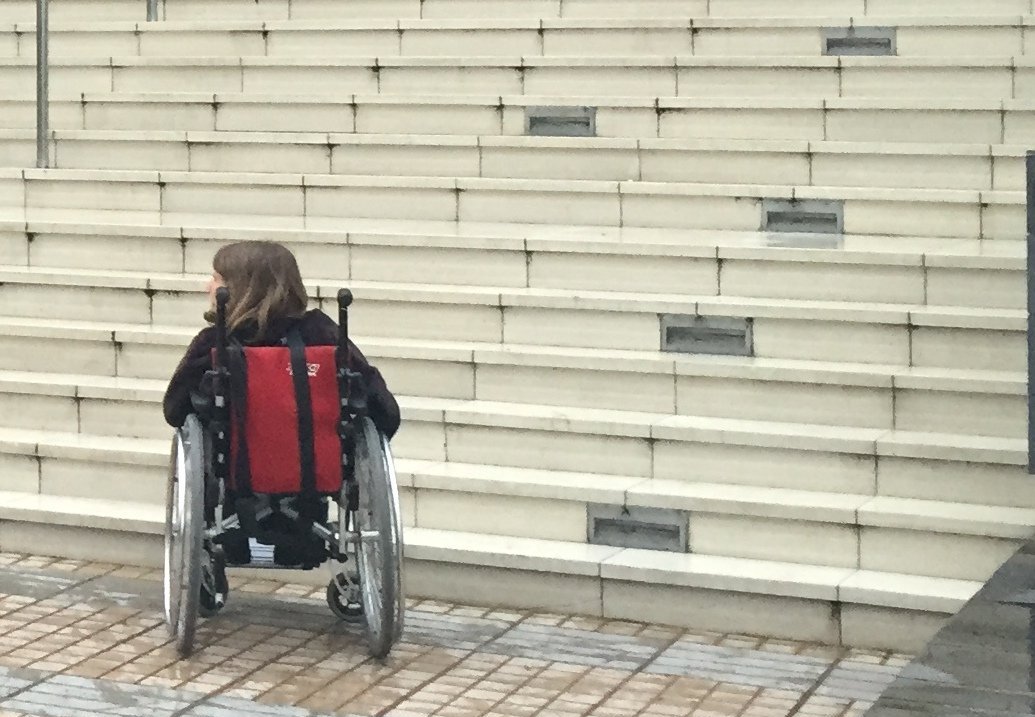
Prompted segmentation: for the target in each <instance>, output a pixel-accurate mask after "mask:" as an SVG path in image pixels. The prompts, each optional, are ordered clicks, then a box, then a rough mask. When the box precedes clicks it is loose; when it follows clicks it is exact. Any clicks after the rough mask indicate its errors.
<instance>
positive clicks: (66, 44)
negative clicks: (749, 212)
mask: <svg viewBox="0 0 1035 717" xmlns="http://www.w3.org/2000/svg"><path fill="white" fill-rule="evenodd" d="M852 26H857V27H862V28H870V27H878V28H891V29H892V30H893V31H894V37H895V41H894V49H893V52H892V54H896V55H898V56H899V57H913V56H932V55H934V56H938V55H941V56H947V55H950V56H951V55H955V56H964V55H970V56H979V55H1002V54H1010V55H1023V54H1026V53H1028V52H1029V48H1032V47H1035V45H1033V39H1035V36H1033V34H1032V33H1033V32H1035V27H1033V24H1032V22H1031V19H1030V18H1028V17H1018V16H1017V15H1004V16H1000V17H995V16H985V17H952V16H946V15H934V16H931V17H927V18H924V17H895V16H888V17H884V18H881V17H875V16H862V17H858V18H853V17H849V16H845V17H840V18H838V17H834V16H831V17H804V18H779V17H776V18H765V20H764V21H763V20H760V18H721V17H720V18H686V17H684V18H676V17H673V18H665V17H657V18H651V17H648V16H646V15H644V16H641V17H636V18H633V17H626V18H618V19H598V18H593V19H590V18H579V17H574V18H549V19H540V18H532V17H526V18H511V19H500V18H492V17H488V18H484V19H482V18H461V19H451V20H443V19H436V18H431V19H428V18H425V19H409V18H404V19H395V18H391V19H389V18H382V19H380V20H378V19H362V20H351V21H348V20H345V21H343V20H342V19H341V17H340V14H339V15H338V17H335V18H333V19H332V20H331V21H330V22H328V21H323V22H313V21H307V20H298V19H296V20H265V21H264V20H260V19H237V20H207V21H203V20H189V21H166V22H158V23H148V22H131V21H119V20H115V21H109V22H82V21H78V22H74V23H68V22H52V23H51V24H50V42H49V51H50V53H51V56H52V57H62V56H74V55H91V54H99V55H105V54H106V55H117V56H132V55H138V56H142V57H159V56H185V55H200V56H208V55H238V56H271V57H274V56H291V57H349V56H367V55H375V56H378V57H390V56H403V57H406V56H435V55H448V56H455V55H470V56H480V57H494V56H507V55H519V56H523V57H529V56H536V55H539V56H579V57H587V56H599V57H606V56H611V55H640V56H642V55H698V56H706V57H707V56H727V55H758V54H763V55H789V56H802V57H819V56H822V55H823V54H825V44H824V38H825V36H826V31H827V30H828V29H830V28H849V27H852ZM35 32H36V27H35V23H34V22H20V23H16V24H15V25H13V26H8V27H6V28H5V27H3V26H0V33H2V34H0V56H7V57H33V56H34V53H35ZM1032 51H1035V50H1032Z"/></svg>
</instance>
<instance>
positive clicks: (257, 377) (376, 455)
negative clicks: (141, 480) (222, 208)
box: [163, 288, 404, 658]
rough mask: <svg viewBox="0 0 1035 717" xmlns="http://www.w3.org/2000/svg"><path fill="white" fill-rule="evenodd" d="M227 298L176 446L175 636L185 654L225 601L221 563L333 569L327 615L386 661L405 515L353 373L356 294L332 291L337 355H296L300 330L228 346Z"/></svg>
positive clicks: (384, 444)
mask: <svg viewBox="0 0 1035 717" xmlns="http://www.w3.org/2000/svg"><path fill="white" fill-rule="evenodd" d="M228 300H229V294H228V292H227V290H226V289H225V288H221V289H219V290H218V291H217V294H216V317H217V318H216V327H215V330H216V348H215V350H214V351H213V361H212V369H211V370H210V371H208V372H207V373H206V377H205V381H204V382H203V388H202V390H200V391H199V392H198V393H197V395H196V396H194V397H193V403H194V409H195V410H194V412H193V413H191V414H190V415H189V416H188V418H187V421H186V422H185V423H184V425H183V426H182V427H181V428H180V429H178V430H177V431H176V433H175V435H174V436H173V441H172V452H171V457H170V468H169V477H168V485H167V491H166V517H165V559H164V563H165V570H164V581H163V592H164V603H165V605H164V607H165V621H166V624H167V626H168V630H169V634H170V637H171V638H173V639H174V641H175V644H176V649H177V652H178V653H179V655H180V657H183V658H185V657H188V656H189V655H190V654H191V652H192V651H193V648H194V637H195V631H196V627H197V623H198V617H199V616H201V617H206V618H209V617H213V616H215V615H216V614H217V613H218V612H219V611H220V610H221V609H222V607H223V606H224V605H225V604H226V600H227V598H228V595H229V583H228V581H227V578H226V571H227V569H228V568H268V569H278V568H279V569H303V570H311V569H315V568H318V567H320V566H321V565H323V564H329V565H330V567H331V575H332V578H331V580H330V582H329V583H328V586H327V604H328V606H329V607H330V609H331V611H332V612H333V613H334V614H335V615H336V616H337V617H338V618H339V619H341V620H343V621H346V622H351V623H361V624H363V625H364V629H365V633H366V642H367V646H368V649H369V652H370V654H371V655H372V656H374V657H376V658H384V657H386V656H387V655H388V653H389V652H390V651H391V648H392V646H393V644H395V643H396V642H397V641H398V640H399V637H400V635H401V633H402V629H403V618H404V595H403V581H402V562H401V554H402V540H403V535H402V520H401V514H400V509H399V489H398V483H397V480H396V475H395V468H394V462H393V458H392V451H391V448H390V446H389V443H388V440H387V438H386V437H385V436H384V435H383V434H381V433H380V432H379V431H378V430H377V428H376V427H375V426H374V423H373V422H372V421H371V419H370V418H369V416H368V415H367V392H366V387H365V385H364V381H363V376H362V375H361V374H359V373H357V372H354V371H352V370H351V369H350V366H349V365H348V356H349V352H348V307H349V305H350V304H351V303H352V294H351V293H350V292H349V291H348V290H347V289H342V290H341V291H340V292H339V293H338V322H339V323H338V325H339V339H338V345H337V346H304V345H303V344H302V343H301V339H300V337H299V336H298V335H295V336H294V338H292V337H291V336H289V337H288V339H287V340H286V342H285V343H286V344H287V346H284V347H279V346H278V347H242V346H241V345H240V344H238V343H236V342H228V339H227V330H226V305H227V301H228ZM328 365H329V366H330V367H333V369H334V370H333V371H320V368H321V367H323V366H328ZM307 379H308V380H307ZM278 382H279V384H278ZM285 384H286V387H285ZM278 387H281V388H285V390H283V391H279V392H278V391H276V389H277V388H278ZM273 394H276V396H274V395H273ZM285 394H287V395H286V396H285ZM278 397H279V398H278ZM303 407H307V410H302V408H303ZM309 408H311V410H309ZM295 424H297V431H296V430H294V429H295ZM332 509H336V510H335V512H336V515H332Z"/></svg>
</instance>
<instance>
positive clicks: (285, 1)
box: [0, 0, 1035, 22]
mask: <svg viewBox="0 0 1035 717" xmlns="http://www.w3.org/2000/svg"><path fill="white" fill-rule="evenodd" d="M52 5H53V9H52V10H51V12H52V16H53V18H54V19H55V21H59V22H64V21H70V20H87V19H88V20H144V8H143V7H141V5H142V3H140V2H139V0H52ZM160 11H161V12H160V16H161V17H162V18H164V19H166V20H174V21H211V20H231V21H240V20H243V19H259V20H286V19H296V20H304V19H332V20H342V19H348V20H351V19H362V18H393V19H394V18H406V19H416V18H422V17H423V18H428V19H434V18H440V19H441V18H452V19H498V18H559V17H560V18H567V17H570V18H642V17H678V18H689V17H694V18H698V17H708V16H711V17H717V18H731V17H732V18H760V19H769V18H784V17H797V18H827V17H850V16H856V17H863V16H867V15H869V16H874V17H882V16H883V17H910V16H914V15H919V16H932V15H937V16H945V17H961V16H962V17H974V16H984V17H995V16H1001V15H1023V14H1029V13H1032V12H1035V9H1033V7H1032V4H1031V0H986V2H983V3H981V4H980V5H976V4H974V3H973V2H969V1H966V0H921V1H915V2H911V3H909V4H906V5H903V4H902V3H901V2H896V1H895V0H802V2H797V3H779V4H776V3H773V2H772V0H711V1H710V2H709V1H708V0H641V1H640V2H636V1H634V0H491V1H486V0H354V1H352V2H349V4H348V7H347V8H344V9H343V8H342V6H341V4H340V3H339V2H336V1H335V0H258V1H256V0H224V1H223V2H220V3H218V4H212V3H209V2H206V1H205V0H161V2H160ZM34 17H35V15H34V4H33V2H32V0H6V1H5V2H4V4H3V6H2V9H0V22H30V21H31V20H32V19H33V18H34Z"/></svg>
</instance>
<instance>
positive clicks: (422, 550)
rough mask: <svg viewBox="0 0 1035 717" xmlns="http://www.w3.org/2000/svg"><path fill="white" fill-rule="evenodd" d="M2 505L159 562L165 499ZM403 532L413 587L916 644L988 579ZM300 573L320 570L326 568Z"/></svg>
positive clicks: (39, 523)
mask: <svg viewBox="0 0 1035 717" xmlns="http://www.w3.org/2000/svg"><path fill="white" fill-rule="evenodd" d="M0 519H2V520H3V530H2V531H0V546H2V547H3V549H4V550H8V551H17V550H28V549H30V548H31V549H32V550H34V551H35V553H36V554H42V555H47V554H49V555H57V556H62V557H75V558H90V559H107V560H111V561H114V562H119V563H123V564H125V563H129V564H137V565H144V566H157V565H160V564H161V531H162V521H163V520H164V513H163V510H162V508H161V507H160V506H157V505H153V504H140V503H133V502H128V501H102V500H97V499H88V498H64V499H62V498H57V497H54V496H40V495H28V494H21V493H0ZM405 539H406V545H405V560H406V562H405V568H404V573H405V575H406V587H407V590H408V592H409V594H411V595H415V596H422V597H428V598H438V599H444V600H456V599H459V598H461V597H463V599H464V600H465V601H466V602H467V603H473V604H486V605H498V606H510V607H521V608H523V609H535V608H539V609H544V610H553V611H561V612H565V613H577V614H583V615H588V616H599V617H615V618H623V619H631V620H643V621H654V622H659V623H662V624H665V623H667V624H673V625H685V626H692V627H695V628H698V629H711V630H721V631H724V632H739V633H756V634H764V635H768V636H773V637H779V636H786V637H793V638H795V639H802V638H803V636H806V637H807V638H809V639H813V640H815V641H817V642H827V643H837V644H841V643H843V644H849V645H853V646H857V647H864V646H865V647H875V648H884V649H897V650H902V651H909V650H917V649H919V648H921V647H922V646H923V644H925V643H926V641H927V640H929V639H930V637H931V636H932V635H933V634H934V633H935V632H936V631H937V629H938V628H939V627H940V625H941V624H942V622H943V621H944V620H945V619H946V618H947V617H948V616H949V615H951V614H952V613H954V612H955V611H956V610H958V609H959V608H960V607H961V606H962V605H963V604H964V603H965V602H966V601H967V600H968V599H969V598H970V597H971V596H972V595H973V594H974V592H976V591H977V589H978V588H979V587H980V583H979V582H977V581H966V580H951V579H938V578H925V577H917V576H912V575H902V574H896V573H887V572H879V571H871V570H851V569H843V568H829V567H826V568H824V567H814V566H807V565H796V564H792V563H781V562H774V561H760V560H747V559H740V558H723V557H718V556H711V555H686V554H675V553H669V554H664V553H658V552H655V551H647V550H636V549H622V548H611V547H606V546H587V545H585V544H581V543H577V542H564V541H553V540H535V539H527V538H526V539H520V538H508V537H501V536H487V535H481V534H473V533H463V532H459V531H446V530H431V529H423V528H416V527H410V528H408V529H407V530H406V533H405ZM234 574H236V573H233V574H232V575H231V580H233V575H234ZM292 578H293V579H295V580H302V581H304V582H307V583H310V584H314V585H320V584H322V582H325V581H326V575H325V572H324V571H313V572H309V573H302V574H292ZM648 591H649V599H645V598H646V597H647V592H648Z"/></svg>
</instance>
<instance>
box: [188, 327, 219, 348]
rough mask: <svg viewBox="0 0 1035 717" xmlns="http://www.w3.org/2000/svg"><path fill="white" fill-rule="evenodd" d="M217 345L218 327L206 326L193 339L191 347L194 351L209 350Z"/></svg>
mask: <svg viewBox="0 0 1035 717" xmlns="http://www.w3.org/2000/svg"><path fill="white" fill-rule="evenodd" d="M215 344H216V327H215V326H206V327H205V328H203V329H202V330H201V331H199V332H198V333H197V334H195V335H194V338H193V339H191V342H190V346H191V348H192V349H197V348H201V349H206V350H207V349H209V348H211V347H213V346H215Z"/></svg>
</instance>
